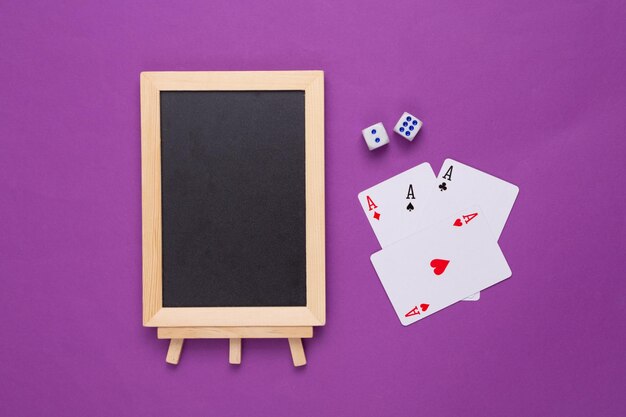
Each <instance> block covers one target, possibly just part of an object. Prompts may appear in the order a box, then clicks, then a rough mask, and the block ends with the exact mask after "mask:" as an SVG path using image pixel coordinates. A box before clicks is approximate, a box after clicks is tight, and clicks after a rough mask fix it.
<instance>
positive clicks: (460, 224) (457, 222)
mask: <svg viewBox="0 0 626 417" xmlns="http://www.w3.org/2000/svg"><path fill="white" fill-rule="evenodd" d="M454 225H455V226H457V227H461V226H463V222H462V221H461V219H456V220H455V221H454Z"/></svg>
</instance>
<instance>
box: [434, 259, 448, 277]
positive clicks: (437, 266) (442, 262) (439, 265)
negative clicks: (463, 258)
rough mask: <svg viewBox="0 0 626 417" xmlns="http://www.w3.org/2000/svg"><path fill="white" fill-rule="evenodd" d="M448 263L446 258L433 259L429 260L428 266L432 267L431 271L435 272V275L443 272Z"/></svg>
mask: <svg viewBox="0 0 626 417" xmlns="http://www.w3.org/2000/svg"><path fill="white" fill-rule="evenodd" d="M449 263H450V261H448V260H446V259H433V260H432V261H430V266H431V267H433V268H434V269H433V272H434V273H435V275H441V274H443V271H445V270H446V268H447V267H448V264H449Z"/></svg>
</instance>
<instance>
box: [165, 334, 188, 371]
mask: <svg viewBox="0 0 626 417" xmlns="http://www.w3.org/2000/svg"><path fill="white" fill-rule="evenodd" d="M184 341H185V339H171V340H170V348H169V349H168V350H167V357H166V358H165V362H167V363H171V364H172V365H178V360H179V359H180V352H181V350H183V342H184Z"/></svg>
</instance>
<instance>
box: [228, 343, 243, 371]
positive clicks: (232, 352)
mask: <svg viewBox="0 0 626 417" xmlns="http://www.w3.org/2000/svg"><path fill="white" fill-rule="evenodd" d="M229 340H230V348H229V352H228V363H230V364H231V365H239V364H240V363H241V339H229Z"/></svg>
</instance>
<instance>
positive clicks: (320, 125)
mask: <svg viewBox="0 0 626 417" xmlns="http://www.w3.org/2000/svg"><path fill="white" fill-rule="evenodd" d="M141 172H142V187H141V188H142V240H143V243H142V253H143V256H142V258H143V268H142V269H143V324H144V325H145V326H151V327H159V328H169V329H172V328H177V329H179V330H180V331H181V332H186V331H196V330H185V329H197V328H200V327H203V328H208V327H211V328H213V330H210V332H212V333H210V334H212V335H215V334H217V333H219V334H220V335H223V334H224V333H223V331H222V330H219V329H218V330H215V328H216V327H217V328H219V327H221V326H225V327H228V328H230V329H234V327H237V328H238V329H239V330H237V331H239V332H244V334H248V332H249V331H248V330H246V329H249V328H250V327H263V328H264V329H265V330H258V329H257V330H255V331H256V332H259V331H261V333H262V334H263V335H265V336H267V334H268V333H267V331H269V330H268V329H270V328H271V327H275V326H296V327H302V326H321V325H323V324H324V323H325V319H326V317H325V226H324V224H325V220H324V218H325V211H324V205H325V204H324V74H323V72H321V71H250V72H245V71H244V72H237V71H234V72H229V71H214V72H212V71H209V72H144V73H142V74H141ZM242 329H243V330H242ZM266 330H267V331H266ZM168 331H169V330H168ZM207 331H208V330H207ZM233 331H234V330H233ZM273 331H276V330H273ZM285 331H287V333H285ZM294 331H300V330H294ZM215 332H217V333H215ZM289 332H291V333H289ZM261 333H255V334H261ZM177 334H178V333H177ZM185 334H187V333H185ZM203 334H204V333H203ZM240 334H241V333H240ZM272 334H274V333H272ZM280 334H282V335H284V334H294V333H293V332H292V331H291V330H289V329H287V330H285V328H283V329H282V330H281V333H280Z"/></svg>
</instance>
